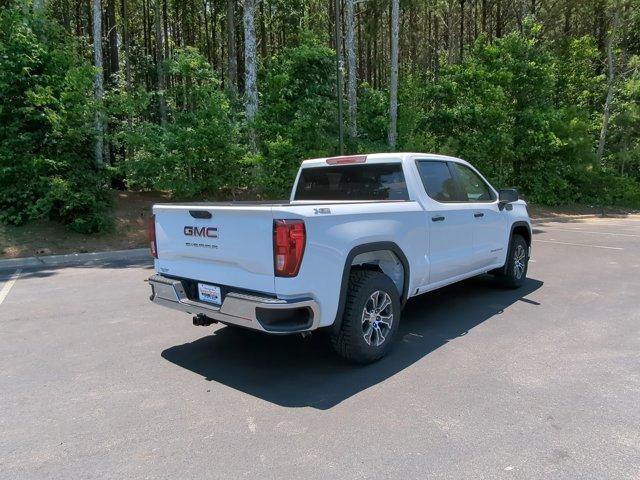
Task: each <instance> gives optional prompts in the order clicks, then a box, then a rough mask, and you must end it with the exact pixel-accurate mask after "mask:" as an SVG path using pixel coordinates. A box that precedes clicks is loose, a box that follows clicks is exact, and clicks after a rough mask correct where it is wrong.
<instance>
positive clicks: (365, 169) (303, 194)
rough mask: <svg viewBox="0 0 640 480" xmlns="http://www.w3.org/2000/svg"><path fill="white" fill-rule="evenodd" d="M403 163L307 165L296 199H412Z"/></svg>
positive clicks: (301, 177)
mask: <svg viewBox="0 0 640 480" xmlns="http://www.w3.org/2000/svg"><path fill="white" fill-rule="evenodd" d="M408 199H409V194H408V192H407V183H406V182H405V179H404V173H403V172H402V164H400V163H373V164H358V165H335V166H329V167H317V168H303V169H302V172H301V173H300V179H299V180H298V187H297V188H296V195H295V200H408Z"/></svg>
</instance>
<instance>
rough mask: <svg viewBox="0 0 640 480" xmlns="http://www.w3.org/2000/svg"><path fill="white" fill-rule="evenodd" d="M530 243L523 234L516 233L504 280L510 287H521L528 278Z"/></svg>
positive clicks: (503, 276) (510, 249) (512, 241)
mask: <svg viewBox="0 0 640 480" xmlns="http://www.w3.org/2000/svg"><path fill="white" fill-rule="evenodd" d="M528 266H529V245H528V244H527V241H526V240H525V239H524V237H523V236H522V235H514V236H513V238H512V239H511V245H510V246H509V253H508V255H507V264H506V265H505V271H504V274H503V275H502V276H501V278H502V282H503V283H504V285H505V286H506V287H508V288H518V287H520V286H521V285H522V284H523V283H524V281H525V279H526V278H527V268H528Z"/></svg>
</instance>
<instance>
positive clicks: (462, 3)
mask: <svg viewBox="0 0 640 480" xmlns="http://www.w3.org/2000/svg"><path fill="white" fill-rule="evenodd" d="M463 55H464V0H460V63H462V60H463V58H462V56H463Z"/></svg>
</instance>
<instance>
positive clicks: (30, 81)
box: [0, 6, 110, 233]
mask: <svg viewBox="0 0 640 480" xmlns="http://www.w3.org/2000/svg"><path fill="white" fill-rule="evenodd" d="M82 53H83V52H82V51H81V49H80V47H79V45H78V44H76V43H75V42H74V41H73V40H72V39H71V38H70V37H69V36H68V35H66V34H65V33H64V32H63V31H62V30H61V29H59V28H58V27H57V26H56V25H55V24H54V23H49V22H47V21H45V20H44V19H43V18H39V17H38V18H36V17H34V16H31V15H28V14H25V12H23V11H22V10H21V9H20V8H19V7H17V6H10V7H5V8H3V9H2V10H0V125H2V128H1V129H0V220H1V221H2V222H5V223H12V224H22V223H25V222H27V221H29V220H32V219H36V218H49V219H52V220H57V221H61V222H63V223H66V224H68V225H70V226H71V228H73V229H75V230H77V231H80V232H84V233H90V232H96V231H101V230H105V229H107V228H109V226H110V221H109V220H108V217H107V210H108V206H109V199H108V195H107V190H106V187H107V185H108V175H107V173H106V172H99V171H97V170H96V169H95V168H94V166H93V161H92V145H93V138H92V131H93V130H92V127H93V118H94V112H95V108H96V105H95V104H94V101H93V97H92V95H93V69H92V67H91V66H90V65H89V64H88V63H87V61H86V60H85V59H84V57H83V55H82Z"/></svg>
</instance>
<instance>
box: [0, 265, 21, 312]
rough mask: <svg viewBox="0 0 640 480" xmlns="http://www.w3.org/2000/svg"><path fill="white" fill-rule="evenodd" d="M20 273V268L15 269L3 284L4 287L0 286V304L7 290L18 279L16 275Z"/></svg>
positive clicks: (5, 296) (7, 292) (7, 293)
mask: <svg viewBox="0 0 640 480" xmlns="http://www.w3.org/2000/svg"><path fill="white" fill-rule="evenodd" d="M21 273H22V269H21V268H19V269H17V270H16V271H15V273H14V274H13V275H11V278H9V280H8V281H7V283H5V284H4V287H2V290H0V305H2V302H4V299H5V298H7V295H9V290H11V288H12V287H13V284H14V283H16V280H18V277H19V276H20V274H21Z"/></svg>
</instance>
